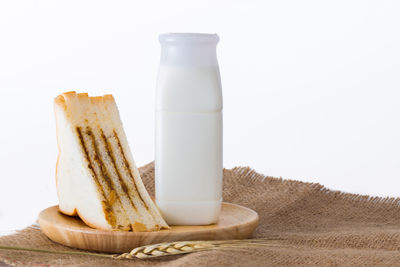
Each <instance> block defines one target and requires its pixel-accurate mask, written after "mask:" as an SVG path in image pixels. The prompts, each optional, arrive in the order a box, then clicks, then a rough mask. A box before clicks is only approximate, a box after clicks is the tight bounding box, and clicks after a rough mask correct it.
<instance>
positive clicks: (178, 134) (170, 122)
mask: <svg viewBox="0 0 400 267" xmlns="http://www.w3.org/2000/svg"><path fill="white" fill-rule="evenodd" d="M159 39H160V43H161V61H160V68H159V73H158V81H157V89H156V140H155V184H156V202H157V205H158V207H159V208H160V210H161V212H162V214H163V216H164V218H165V219H166V221H167V222H168V224H170V225H207V224H212V223H215V222H217V220H218V216H219V213H220V209H221V202H222V90H221V79H220V74H219V68H218V62H217V56H216V46H217V43H218V41H219V38H218V35H216V34H196V33H169V34H162V35H160V37H159Z"/></svg>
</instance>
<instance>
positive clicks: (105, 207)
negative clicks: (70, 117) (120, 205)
mask: <svg viewBox="0 0 400 267" xmlns="http://www.w3.org/2000/svg"><path fill="white" fill-rule="evenodd" d="M76 131H77V134H78V138H79V141H80V144H81V147H82V150H83V152H84V155H85V159H86V161H87V162H88V169H89V170H90V173H91V175H92V177H93V179H94V181H95V183H96V186H97V190H98V191H99V192H100V193H101V195H102V198H103V201H102V202H101V204H102V208H103V212H104V214H105V215H106V220H107V222H108V223H109V224H111V226H112V227H114V226H115V223H116V221H115V216H114V214H113V212H112V211H111V205H110V204H109V202H108V201H107V199H106V196H105V194H104V191H103V189H102V187H101V185H100V182H99V179H98V177H97V175H96V173H95V171H94V169H93V164H92V162H91V160H90V157H89V153H88V149H87V147H86V144H85V141H84V139H83V136H82V129H81V127H76Z"/></svg>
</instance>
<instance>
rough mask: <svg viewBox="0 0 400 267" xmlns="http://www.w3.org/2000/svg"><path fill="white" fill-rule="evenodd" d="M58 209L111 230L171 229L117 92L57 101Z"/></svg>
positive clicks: (69, 95) (67, 96)
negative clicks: (147, 181) (132, 144)
mask: <svg viewBox="0 0 400 267" xmlns="http://www.w3.org/2000/svg"><path fill="white" fill-rule="evenodd" d="M54 110H55V116H56V125H57V143H58V149H59V155H58V160H57V168H56V181H57V183H56V184H57V193H58V198H59V210H60V211H61V212H62V213H64V214H67V215H78V216H79V217H80V218H81V219H82V220H83V221H84V222H85V223H86V224H87V225H89V226H91V227H94V228H99V229H106V230H133V231H155V230H159V229H161V228H168V225H167V224H166V222H165V221H164V219H163V218H162V217H161V214H160V212H159V211H158V209H157V207H156V206H155V204H154V202H153V201H152V200H151V198H150V196H149V194H148V193H147V191H146V189H145V187H144V185H143V182H142V180H141V178H140V174H139V172H138V170H137V168H136V165H135V162H134V159H133V157H132V153H131V151H130V149H129V145H128V141H127V138H126V135H125V132H124V130H123V128H122V122H121V120H120V117H119V112H118V108H117V106H116V104H115V101H114V98H113V97H112V95H105V96H103V97H89V96H88V95H87V94H86V93H83V94H76V93H75V92H66V93H63V94H61V95H59V96H58V97H56V98H55V100H54Z"/></svg>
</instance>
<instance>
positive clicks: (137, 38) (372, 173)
mask: <svg viewBox="0 0 400 267" xmlns="http://www.w3.org/2000/svg"><path fill="white" fill-rule="evenodd" d="M139 3H140V4H139ZM399 14H400V2H399V1H382V0H379V1H378V0H377V1H365V0H363V1H349V0H346V1H265V0H263V1H255V0H253V1H251V0H243V1H239V0H236V1H234V0H226V1H197V2H194V1H159V2H156V1H55V0H49V1H11V0H10V1H1V2H0V125H1V126H0V127H1V130H0V142H1V143H0V166H1V169H0V231H5V230H10V229H15V228H19V227H23V226H24V225H27V224H29V223H31V222H33V221H34V220H35V218H36V216H37V214H38V212H39V211H40V210H41V209H43V208H46V207H47V206H50V205H53V204H56V203H57V196H56V190H55V178H54V172H55V162H56V156H57V147H56V139H55V124H54V115H53V110H52V108H53V103H52V101H53V98H54V97H55V96H56V95H57V94H59V93H61V92H63V91H69V90H77V91H80V92H89V93H90V94H92V95H96V94H104V93H112V94H114V96H115V97H116V100H117V103H118V105H119V108H120V112H121V116H122V120H123V122H124V123H125V130H126V132H127V134H128V138H129V142H130V145H131V147H132V150H133V153H134V157H135V159H136V161H137V164H138V165H143V164H145V163H148V162H150V161H151V160H153V158H154V152H153V150H154V142H153V135H154V112H153V110H154V93H155V92H154V88H155V81H156V75H157V67H158V61H159V56H160V46H159V43H158V40H157V38H158V34H159V33H163V32H210V33H214V32H215V33H218V34H219V35H220V38H221V41H220V44H219V46H218V56H219V62H220V68H221V75H222V82H223V94H224V166H225V167H233V166H237V165H241V166H244V165H248V166H251V167H252V168H254V169H256V170H257V171H258V172H261V173H263V174H267V175H272V176H282V177H284V178H290V179H298V180H303V181H309V182H319V183H321V184H323V185H326V186H327V187H329V188H331V189H335V190H343V191H348V192H355V193H363V194H371V195H379V196H400V126H399V125H400V120H399V115H400V92H399V90H400V15H399Z"/></svg>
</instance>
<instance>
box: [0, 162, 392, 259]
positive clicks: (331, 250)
mask: <svg viewBox="0 0 400 267" xmlns="http://www.w3.org/2000/svg"><path fill="white" fill-rule="evenodd" d="M141 173H142V178H143V181H144V183H145V184H146V187H147V189H148V190H149V192H150V193H151V194H152V193H153V191H154V185H153V183H154V182H153V179H154V172H153V165H152V164H149V165H146V166H144V167H142V168H141ZM223 197H224V201H226V202H231V203H237V204H240V205H243V206H246V207H249V208H251V209H254V210H255V211H257V212H258V214H259V215H260V225H259V227H258V228H257V229H256V231H255V233H254V238H260V237H264V238H271V239H278V240H279V241H278V245H276V246H274V247H262V248H254V247H251V248H244V249H235V250H228V251H226V250H224V251H221V250H217V251H204V252H197V253H192V254H187V255H182V256H171V257H164V258H159V259H151V260H139V259H134V260H113V259H104V258H99V257H93V256H70V255H52V254H42V253H36V252H24V251H20V252H15V251H5V250H0V262H1V261H3V262H5V263H7V264H11V265H15V266H25V265H28V266H150V265H155V266H281V265H284V266H286V265H289V266H293V265H305V266H314V265H318V266H331V265H333V266H335V265H345V266H349V265H363V266H365V265H370V266H377V265H380V266H396V265H398V266H400V207H399V203H400V199H398V198H397V199H395V198H378V197H369V196H360V195H354V194H347V193H342V192H337V191H331V190H328V189H326V188H324V187H323V186H321V185H320V184H312V183H303V182H298V181H291V180H283V179H277V178H272V177H266V176H263V175H261V174H258V173H256V172H255V171H253V170H252V169H250V168H234V169H231V170H224V196H223ZM44 208H45V207H44ZM275 244H276V242H275ZM0 245H8V246H20V247H34V248H43V249H52V250H72V249H71V248H68V247H65V246H62V245H58V244H56V243H53V242H52V241H50V240H49V239H48V238H47V237H46V236H45V235H44V234H42V233H41V231H40V229H38V228H37V227H29V228H27V229H24V230H22V231H19V232H18V233H16V234H13V235H9V236H4V237H0ZM0 265H1V264H0Z"/></svg>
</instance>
